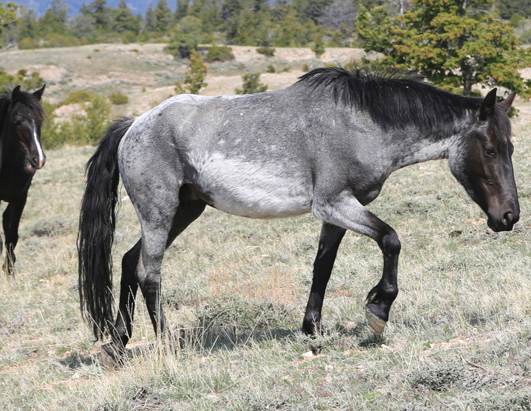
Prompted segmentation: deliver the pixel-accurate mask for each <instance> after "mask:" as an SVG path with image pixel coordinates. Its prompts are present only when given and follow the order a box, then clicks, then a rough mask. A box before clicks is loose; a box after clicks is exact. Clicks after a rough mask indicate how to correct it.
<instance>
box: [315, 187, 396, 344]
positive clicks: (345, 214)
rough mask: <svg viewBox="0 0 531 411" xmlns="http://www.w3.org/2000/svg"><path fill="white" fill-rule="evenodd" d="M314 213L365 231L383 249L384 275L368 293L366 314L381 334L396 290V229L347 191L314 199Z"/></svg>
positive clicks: (339, 225) (332, 222)
mask: <svg viewBox="0 0 531 411" xmlns="http://www.w3.org/2000/svg"><path fill="white" fill-rule="evenodd" d="M313 212H314V214H315V215H316V216H317V217H318V218H320V219H321V220H323V221H325V222H327V223H329V224H333V225H336V226H338V227H342V228H345V229H347V230H352V231H355V232H357V233H360V234H364V235H366V236H368V237H370V238H372V239H373V240H375V241H376V242H377V243H378V245H379V247H380V249H381V250H382V253H383V259H384V264H383V275H382V278H381V279H380V281H379V282H378V284H377V285H376V286H375V287H374V288H373V289H372V290H371V291H370V292H369V294H368V296H367V305H366V314H367V320H368V321H369V326H370V327H371V329H372V331H373V332H374V333H375V334H377V335H380V334H382V333H383V331H384V328H385V323H386V322H387V320H388V319H389V311H390V309H391V305H392V304H393V301H394V300H395V298H396V296H397V294H398V279H397V277H398V256H399V254H400V240H399V239H398V235H397V234H396V232H395V230H393V228H392V227H390V226H389V225H388V224H386V223H385V222H383V221H382V220H380V219H379V218H378V217H376V216H375V215H374V214H372V213H371V212H370V211H369V210H367V209H366V208H365V207H364V206H363V205H362V204H361V203H360V202H359V201H358V200H357V199H356V198H355V197H354V196H353V195H352V194H351V193H350V192H348V191H342V192H340V193H339V194H335V195H331V196H326V197H322V198H319V199H316V200H315V201H314V206H313Z"/></svg>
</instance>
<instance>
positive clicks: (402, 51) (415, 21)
mask: <svg viewBox="0 0 531 411" xmlns="http://www.w3.org/2000/svg"><path fill="white" fill-rule="evenodd" d="M489 7H490V3H489V2H488V1H483V0H477V1H475V2H472V4H470V3H467V2H466V1H461V0H415V2H414V3H413V4H412V6H411V8H410V9H409V10H407V11H406V12H405V13H404V15H403V16H395V17H393V16H389V14H388V13H387V12H386V11H385V10H384V9H383V8H382V7H376V8H374V9H372V10H370V11H369V10H366V9H364V10H362V11H361V12H360V14H359V16H358V19H357V32H358V35H359V37H360V38H362V39H363V40H365V48H366V49H367V50H376V51H381V52H383V53H384V54H386V56H387V57H386V59H385V62H386V63H387V64H388V65H390V66H393V67H395V68H397V69H399V70H403V71H415V72H417V73H419V74H421V75H422V76H425V77H426V78H428V79H429V80H430V81H432V82H434V83H436V84H439V85H442V86H445V87H447V88H448V89H450V90H456V89H457V88H458V87H462V91H463V93H464V94H466V95H468V94H470V93H471V91H472V86H473V85H474V84H477V83H490V84H498V85H501V86H505V87H508V88H511V89H513V90H515V91H522V90H524V89H525V84H524V82H523V80H522V79H521V77H520V75H519V74H518V72H517V67H518V64H517V59H518V56H519V50H518V48H517V41H516V37H515V35H514V33H513V31H512V28H511V26H510V25H509V24H508V23H505V22H502V21H500V20H498V19H496V17H495V16H493V15H492V14H490V13H488V12H484V10H485V9H488V8H489Z"/></svg>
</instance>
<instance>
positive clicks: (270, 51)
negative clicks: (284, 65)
mask: <svg viewBox="0 0 531 411" xmlns="http://www.w3.org/2000/svg"><path fill="white" fill-rule="evenodd" d="M256 52H257V53H260V54H263V55H264V56H266V57H273V56H274V55H275V52H276V50H275V49H274V48H273V47H268V46H265V47H258V48H257V49H256Z"/></svg>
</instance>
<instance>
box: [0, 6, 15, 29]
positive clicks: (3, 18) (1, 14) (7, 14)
mask: <svg viewBox="0 0 531 411" xmlns="http://www.w3.org/2000/svg"><path fill="white" fill-rule="evenodd" d="M17 9H18V7H17V5H16V4H15V3H7V4H0V34H2V32H3V31H4V29H6V28H8V27H10V26H12V25H14V24H15V23H16V21H17Z"/></svg>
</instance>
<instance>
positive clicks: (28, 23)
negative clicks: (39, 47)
mask: <svg viewBox="0 0 531 411" xmlns="http://www.w3.org/2000/svg"><path fill="white" fill-rule="evenodd" d="M17 29H18V39H23V38H35V37H36V36H37V30H38V21H37V15H36V14H35V12H34V11H33V10H31V9H29V10H28V9H24V10H22V12H21V15H20V18H19V20H18V22H17Z"/></svg>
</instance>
